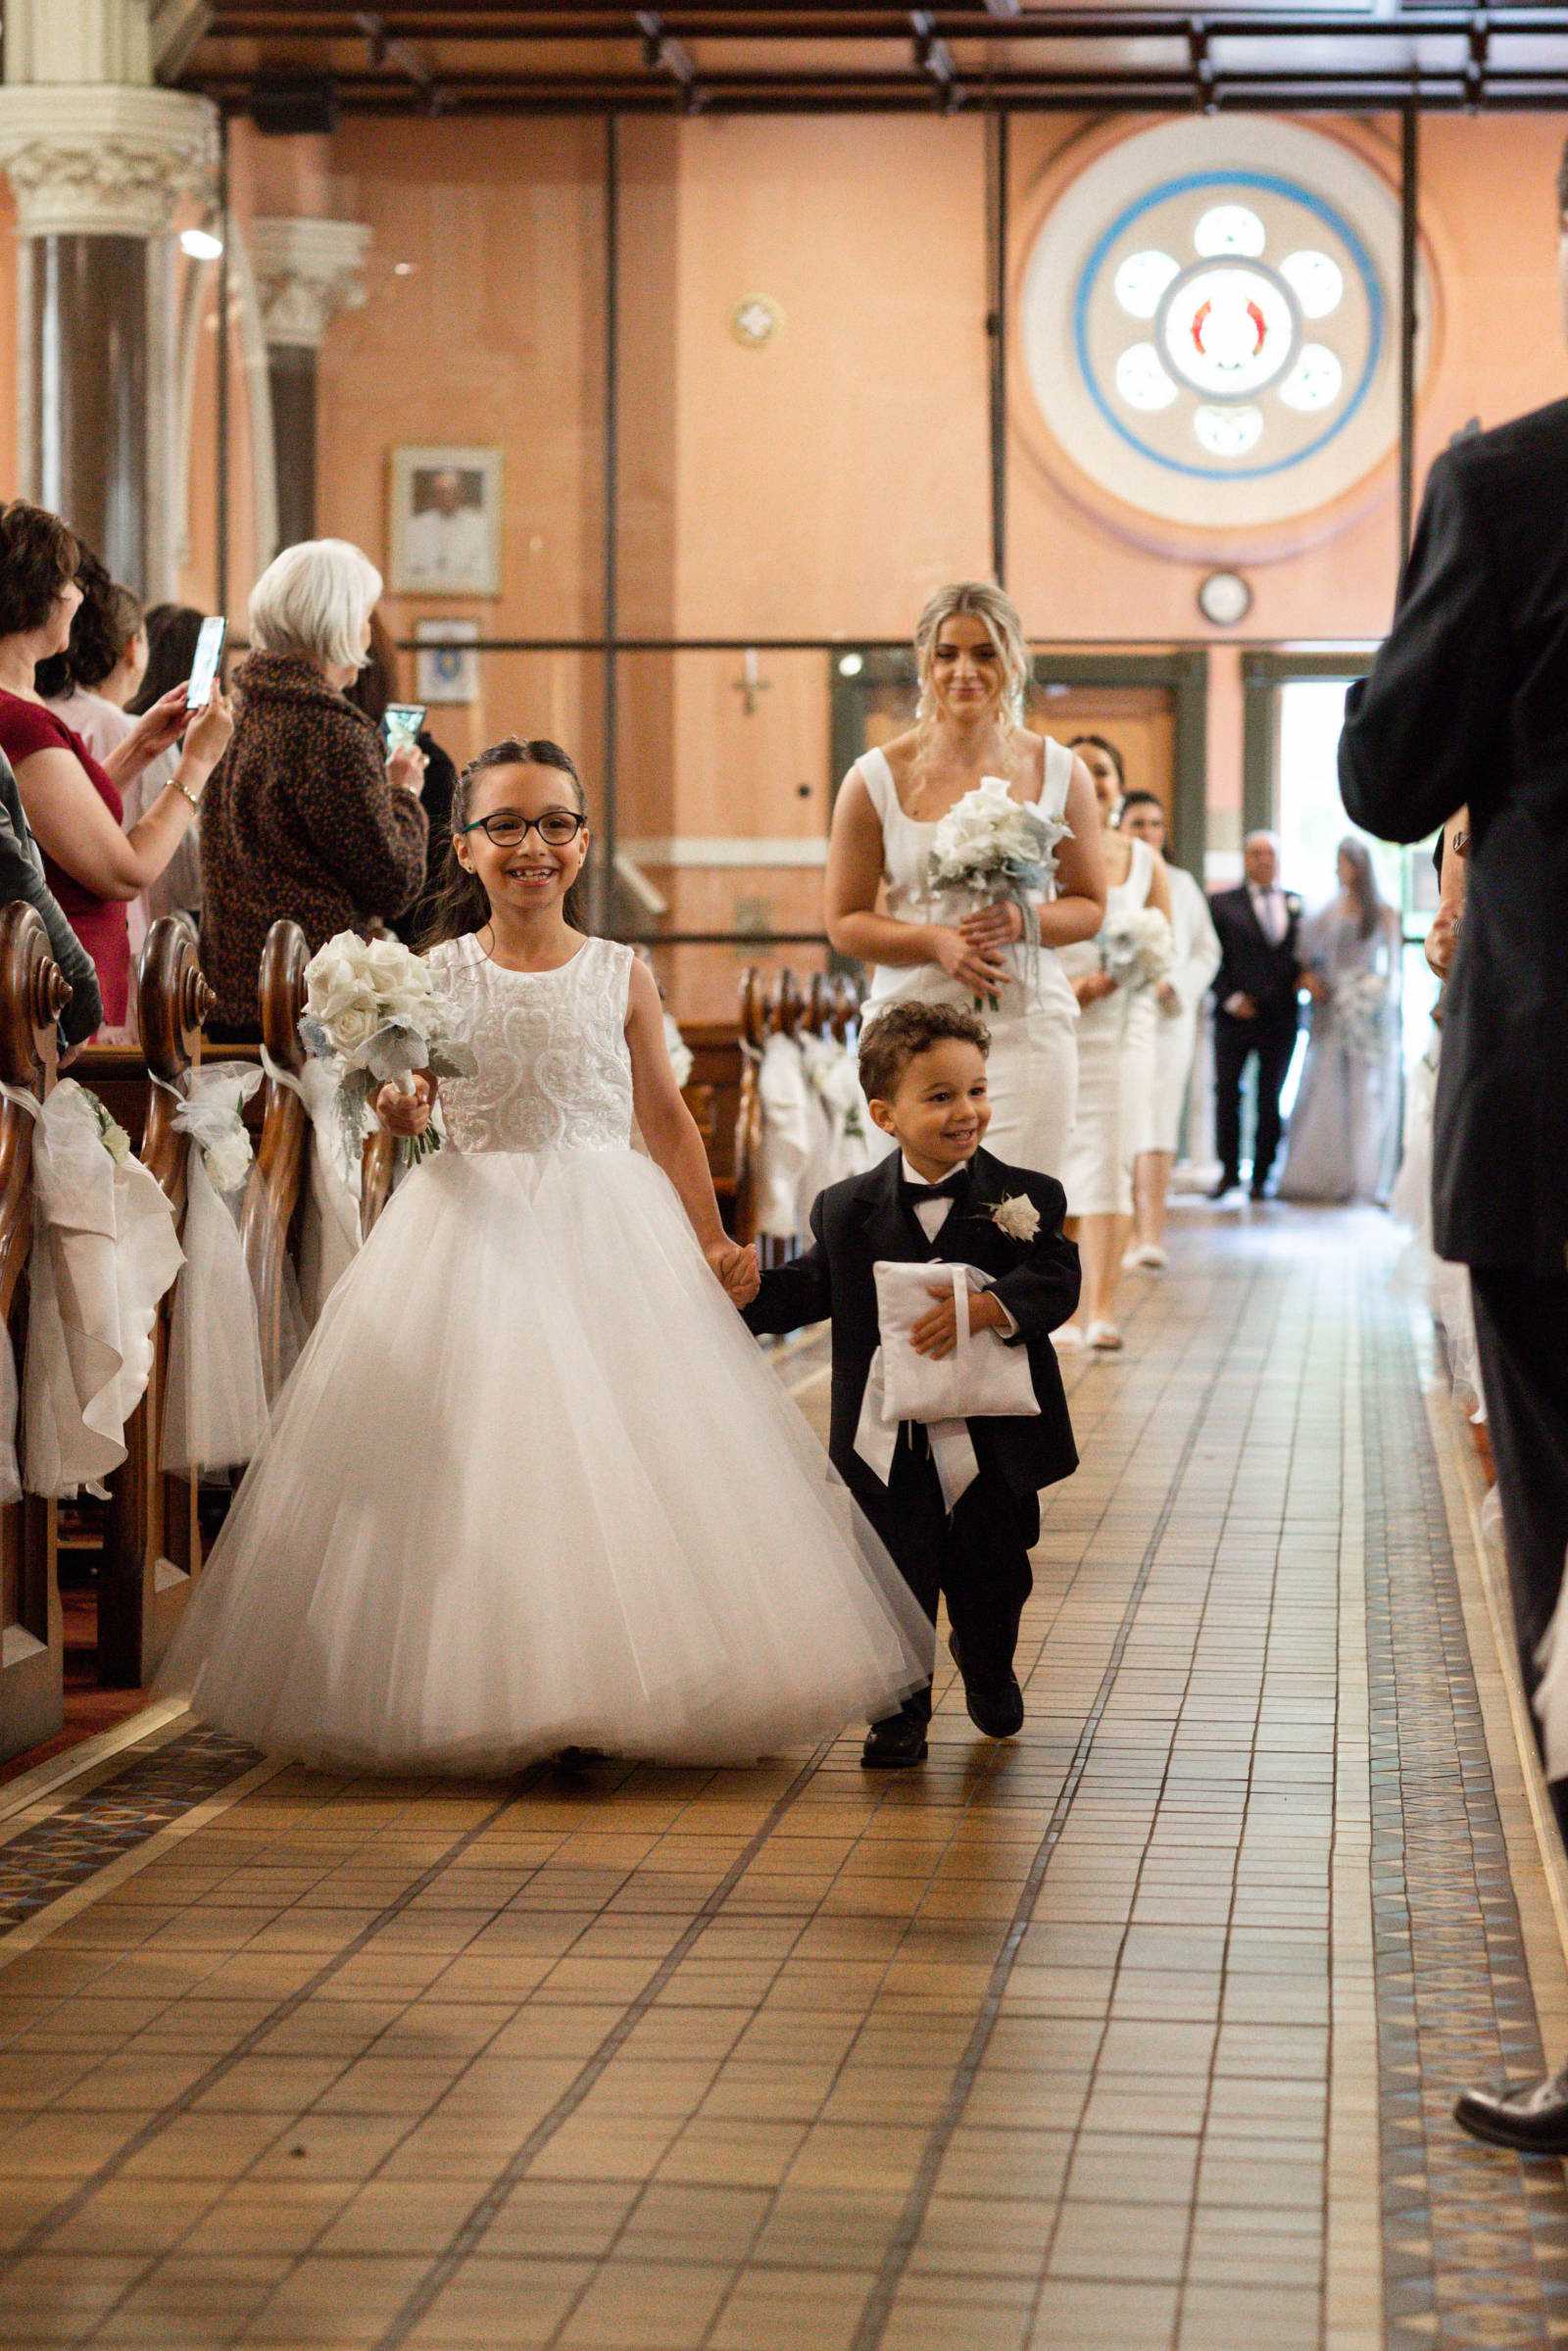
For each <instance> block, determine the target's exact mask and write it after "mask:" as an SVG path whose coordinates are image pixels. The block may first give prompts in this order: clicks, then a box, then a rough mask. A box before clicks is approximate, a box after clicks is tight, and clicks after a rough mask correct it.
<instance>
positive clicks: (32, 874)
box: [0, 752, 104, 1066]
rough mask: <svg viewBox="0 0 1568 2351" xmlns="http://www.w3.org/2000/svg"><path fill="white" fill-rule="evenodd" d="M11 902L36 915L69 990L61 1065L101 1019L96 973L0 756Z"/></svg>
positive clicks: (1, 819) (5, 896)
mask: <svg viewBox="0 0 1568 2351" xmlns="http://www.w3.org/2000/svg"><path fill="white" fill-rule="evenodd" d="M14 898H20V899H24V900H25V902H26V904H27V905H28V906H32V907H34V908H35V909H36V910H37V912H38V913H39V914H40V915H41V916H42V918H43V927H44V929H45V930H46V931H47V932H48V934H49V953H50V954H51V955H53V956H54V959H55V961H56V962H57V963H58V964H59V966H60V969H61V972H62V973H63V975H64V977H65V980H66V984H67V986H68V987H69V988H70V990H71V1002H70V1004H67V1006H66V1008H65V1010H64V1011H63V1012H62V1013H61V1015H60V1041H61V1044H62V1046H63V1047H64V1048H65V1049H66V1050H65V1052H64V1053H62V1055H61V1062H62V1066H63V1065H64V1063H65V1062H66V1061H67V1060H73V1059H74V1058H75V1055H76V1053H77V1051H78V1049H79V1048H80V1047H81V1046H83V1045H85V1044H86V1042H87V1040H88V1038H89V1037H90V1036H91V1035H92V1033H93V1031H94V1030H95V1029H96V1028H97V1026H98V1024H99V1022H100V1021H101V1020H102V1019H103V1016H104V1012H103V1002H102V999H101V998H100V996H99V994H98V974H97V973H96V971H94V969H93V967H92V957H91V955H88V953H87V951H86V949H85V948H84V947H83V946H82V944H81V941H80V940H79V939H78V938H77V936H76V934H75V932H74V931H73V929H72V927H71V925H70V923H69V922H68V921H67V920H66V918H65V916H64V914H63V913H62V912H61V911H60V902H59V900H58V899H57V898H56V897H55V894H54V892H53V891H52V890H51V889H50V887H49V885H48V883H47V882H46V881H45V880H44V874H43V857H42V854H41V852H40V850H39V848H38V844H37V842H36V841H35V840H34V839H33V837H32V828H31V826H30V825H29V824H28V822H27V817H26V811H25V809H24V808H23V806H22V794H21V793H20V792H19V791H18V789H17V779H16V777H15V776H14V775H13V774H12V772H11V761H10V760H9V759H7V758H6V757H5V754H4V753H3V752H0V906H4V905H8V904H9V903H10V901H11V900H12V899H14Z"/></svg>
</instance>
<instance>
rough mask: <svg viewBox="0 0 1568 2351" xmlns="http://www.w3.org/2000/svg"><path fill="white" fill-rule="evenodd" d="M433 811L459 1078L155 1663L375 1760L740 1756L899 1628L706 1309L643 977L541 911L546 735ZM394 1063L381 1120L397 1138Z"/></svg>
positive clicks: (829, 1697) (311, 1349) (888, 1643)
mask: <svg viewBox="0 0 1568 2351" xmlns="http://www.w3.org/2000/svg"><path fill="white" fill-rule="evenodd" d="M452 821H453V827H454V833H455V836H456V838H455V841H454V849H453V856H454V863H453V866H452V868H451V872H450V876H449V881H448V886H447V889H446V891H445V893H444V894H443V897H442V900H441V902H440V916H441V918H440V919H438V922H437V925H436V928H437V932H438V934H440V933H444V934H445V935H444V936H442V938H441V943H440V944H439V945H438V946H436V947H435V948H434V949H433V950H432V951H431V953H430V956H429V961H430V964H431V967H432V969H433V970H434V971H435V972H436V973H437V975H438V977H439V981H440V985H441V988H442V990H443V992H444V994H445V995H446V996H447V998H448V1002H449V1004H450V1007H451V1009H452V1012H453V1015H454V1025H455V1028H456V1030H457V1033H458V1035H459V1036H460V1037H461V1038H462V1039H463V1041H464V1042H466V1044H467V1045H468V1046H469V1047H470V1048H471V1050H472V1052H473V1053H474V1055H475V1057H476V1060H477V1063H478V1067H477V1072H476V1074H475V1075H474V1076H473V1077H471V1078H463V1079H448V1080H446V1081H444V1083H443V1085H442V1088H441V1096H442V1102H443V1106H444V1111H445V1121H446V1130H447V1144H446V1147H445V1148H444V1149H443V1150H441V1151H437V1152H435V1153H434V1154H433V1155H431V1156H430V1157H428V1158H426V1159H425V1160H424V1161H423V1162H422V1163H421V1164H420V1165H419V1166H418V1167H417V1168H416V1169H415V1170H414V1172H413V1173H412V1174H411V1175H410V1176H409V1177H408V1179H407V1181H406V1182H405V1183H404V1184H402V1185H401V1186H400V1187H399V1188H398V1191H397V1193H396V1194H395V1196H394V1198H393V1200H392V1201H391V1204H390V1205H389V1207H388V1208H387V1210H386V1212H385V1214H384V1215H383V1216H382V1217H381V1219H380V1220H379V1222H378V1223H377V1225H376V1227H375V1229H374V1231H373V1233H372V1234H371V1236H370V1239H369V1241H368V1244H367V1245H366V1248H365V1249H364V1250H363V1251H362V1252H361V1254H360V1255H359V1256H358V1257H357V1258H356V1259H355V1261H354V1263H353V1265H352V1266H351V1267H350V1269H349V1271H348V1272H347V1273H346V1274H345V1275H344V1277H343V1279H342V1281H341V1282H340V1283H339V1284H338V1286H337V1288H336V1289H335V1290H334V1291H333V1293H332V1295H331V1297H330V1298H329V1300H328V1302H327V1305H326V1308H325V1311H324V1312H323V1314H322V1317H321V1320H320V1322H319V1325H318V1326H317V1329H316V1332H315V1334H314V1336H313V1338H312V1340H311V1342H310V1344H309V1346H308V1347H307V1348H306V1350H305V1352H304V1354H303V1355H302V1356H301V1358H300V1362H299V1365H298V1367H297V1369H296V1370H295V1372H294V1374H293V1377H292V1379H291V1380H290V1382H289V1384H288V1386H287V1388H286V1389H285V1390H284V1392H283V1395H282V1396H281V1397H280V1399H279V1403H278V1408H277V1412H276V1415H275V1418H274V1420H273V1424H272V1429H271V1433H270V1437H269V1439H268V1441H267V1443H266V1445H264V1447H263V1449H262V1451H261V1453H260V1454H259V1455H258V1457H257V1459H256V1461H255V1462H254V1464H253V1466H252V1468H251V1471H250V1474H249V1476H248V1477H247V1479H246V1481H245V1483H244V1485H243V1487H242V1488H241V1490H240V1493H239V1495H238V1497H237V1499H236V1501H235V1504H234V1508H233V1510H232V1512H231V1514H230V1517H229V1520H228V1524H227V1526H226V1527H225V1528H224V1530H223V1533H222V1536H221V1539H220V1541H219V1543H218V1544H217V1546H216V1548H215V1550H214V1553H213V1556H212V1559H211V1561H210V1562H209V1564H208V1567H207V1569H206V1572H205V1574H204V1575H203V1577H202V1579H201V1581H200V1583H199V1585H198V1586H197V1589H196V1591H195V1592H194V1593H193V1595H192V1600H191V1605H190V1607H189V1609H188V1610H187V1613H186V1616H185V1620H184V1623H183V1625H182V1626H181V1629H180V1633H179V1636H178V1638H177V1640H176V1641H175V1644H174V1646H173V1648H172V1651H171V1655H170V1659H169V1662H168V1665H167V1666H166V1669H165V1672H164V1675H163V1676H162V1677H161V1684H162V1687H164V1688H165V1689H169V1690H184V1691H188V1693H189V1695H190V1701H191V1704H192V1707H193V1708H194V1710H195V1711H196V1713H197V1714H199V1715H200V1716H202V1717H203V1718H204V1719H205V1720H206V1721H208V1722H210V1723H213V1724H215V1725H217V1726H218V1727H219V1728H221V1729H222V1730H224V1731H228V1732H231V1733H233V1734H234V1735H235V1736H237V1737H239V1738H242V1739H249V1740H251V1741H253V1742H254V1743H255V1744H256V1745H257V1746H260V1747H265V1748H268V1749H270V1750H271V1751H273V1752H280V1753H283V1754H288V1755H294V1756H298V1757H300V1758H302V1759H304V1760H305V1761H307V1762H313V1763H319V1764H328V1765H340V1766H346V1767H349V1768H352V1769H358V1770H367V1771H391V1772H466V1773H480V1772H505V1771H508V1770H510V1769H512V1768H514V1767H515V1766H516V1765H518V1764H520V1763H522V1762H524V1761H526V1760H527V1759H529V1758H531V1757H535V1756H539V1755H543V1754H549V1753H553V1752H556V1751H559V1750H560V1749H562V1748H564V1747H568V1746H579V1747H594V1748H605V1749H609V1750H611V1751H613V1752H614V1753H616V1754H620V1755H627V1756H638V1757H658V1758H662V1759H666V1760H670V1761H691V1762H722V1761H746V1760H751V1759H755V1758H756V1757H757V1756H759V1755H761V1754H766V1753H773V1752H776V1751H777V1750H778V1749H779V1748H781V1747H786V1746H792V1745H796V1744H799V1743H800V1742H802V1741H805V1740H814V1739H819V1738H822V1737H825V1736H829V1735H831V1734H833V1733H835V1732H837V1731H839V1730H840V1729H842V1728H843V1727H844V1725H845V1724H846V1723H847V1722H849V1721H850V1720H851V1719H852V1718H856V1717H863V1716H867V1715H869V1716H873V1717H874V1716H878V1715H882V1714H886V1713H888V1712H889V1711H890V1709H892V1708H894V1707H896V1706H897V1705H898V1703H899V1701H900V1699H901V1698H902V1696H903V1695H904V1694H905V1693H906V1692H907V1690H909V1689H911V1688H913V1687H914V1686H915V1685H917V1684H918V1683H919V1682H920V1681H921V1680H922V1678H923V1676H922V1668H921V1662H920V1659H921V1641H922V1634H924V1635H925V1641H926V1645H929V1633H928V1630H927V1628H925V1627H924V1625H923V1621H922V1619H921V1617H920V1613H919V1610H918V1608H917V1607H916V1605H915V1603H914V1602H913V1601H912V1599H911V1598H910V1597H909V1594H908V1591H907V1587H906V1585H905V1584H904V1582H903V1579H902V1578H901V1577H900V1575H899V1574H898V1571H897V1570H896V1569H895V1568H894V1566H893V1564H892V1562H891V1560H890V1559H889V1558H888V1556H887V1554H886V1552H885V1551H884V1550H883V1549H882V1547H881V1545H880V1544H879V1543H877V1541H876V1539H875V1537H874V1536H872V1534H871V1533H870V1530H869V1528H868V1527H867V1526H866V1525H865V1522H864V1521H863V1520H862V1519H861V1518H860V1516H859V1514H858V1510H857V1509H856V1508H855V1505H854V1504H853V1502H852V1501H851V1499H850V1496H849V1494H848V1491H847V1490H846V1489H845V1487H844V1486H843V1485H842V1483H841V1482H840V1481H839V1479H838V1477H837V1475H836V1473H834V1472H832V1471H831V1470H830V1469H829V1466H828V1463H827V1461H826V1458H825V1456H824V1454H823V1452H822V1450H821V1448H820V1446H819V1445H818V1444H817V1443H816V1441H815V1439H814V1438H813V1437H811V1435H810V1434H809V1431H808V1430H807V1428H806V1426H805V1423H804V1422H803V1421H802V1419H801V1417H800V1415H799V1413H798V1411H797V1409H796V1407H795V1406H794V1404H792V1403H791V1402H790V1400H789V1398H788V1397H787V1396H786V1395H785V1394H784V1392H783V1390H782V1388H781V1387H780V1386H779V1384H778V1382H777V1380H776V1378H775V1376H774V1374H773V1373H772V1372H771V1370H770V1369H769V1368H768V1367H767V1365H766V1363H765V1362H764V1361H763V1359H762V1358H761V1357H760V1355H759V1353H758V1351H757V1348H756V1346H755V1343H754V1342H753V1340H752V1338H751V1337H750V1335H749V1333H748V1332H747V1330H746V1328H745V1326H744V1325H743V1324H742V1322H741V1320H740V1317H739V1315H738V1314H737V1313H736V1311H735V1304H736V1303H744V1302H745V1301H746V1300H747V1299H748V1298H750V1297H751V1296H752V1294H753V1293H754V1291H755V1289H756V1283H757V1275H756V1264H755V1258H754V1256H753V1253H752V1252H751V1251H750V1250H743V1249H738V1248H736V1247H735V1245H734V1244H733V1243H731V1242H729V1241H727V1240H726V1239H725V1236H724V1233H723V1230H722V1228H721V1226H720V1223H719V1218H718V1209H717V1204H716V1202H715V1200H714V1198H713V1187H712V1182H711V1177H710V1175H709V1171H708V1163H707V1159H706V1157H705V1155H704V1151H703V1146H702V1141H701V1138H700V1136H699V1134H698V1132H697V1128H696V1126H695V1124H694V1123H693V1121H692V1119H691V1116H690V1114H689V1113H688V1111H687V1110H686V1108H685V1105H684V1103H683V1102H681V1099H680V1094H679V1090H678V1088H677V1086H676V1084H675V1079H674V1075H673V1072H672V1071H671V1069H670V1066H669V1058H668V1054H667V1052H666V1049H665V1044H664V1036H663V1017H662V1007H661V1005H660V1002H659V995H658V990H657V988H656V986H655V983H654V980H653V976H652V974H651V973H650V972H648V971H647V970H646V969H644V968H643V966H642V965H640V964H639V963H638V962H637V961H636V958H635V957H634V955H633V954H632V951H631V949H630V948H628V947H621V946H617V945H614V944H613V943H612V942H610V941H608V940H604V939H594V938H585V937H583V936H582V934H581V933H580V932H579V931H577V930H575V929H574V928H573V927H572V922H571V916H572V913H573V911H574V909H573V907H572V906H571V904H570V893H571V890H572V887H573V885H574V884H575V883H576V882H577V880H578V877H579V876H580V874H581V871H582V867H583V864H584V861H585V858H586V856H587V850H588V828H587V823H586V816H585V803H584V799H583V795H582V788H581V785H580V783H579V782H578V780H577V776H576V774H575V771H574V770H573V768H572V765H571V762H570V760H569V759H567V757H566V755H565V754H564V752H562V751H560V750H559V749H558V748H557V747H556V746H555V745H553V744H548V743H521V742H516V741H509V742H506V743H503V744H499V745H498V746H496V748H495V749H494V750H492V751H488V752H486V753H484V754H483V755H481V757H480V758H479V759H476V760H475V761H474V763H473V765H472V767H470V768H469V769H468V771H467V773H466V775H465V777H464V778H463V781H462V783H461V785H460V787H459V792H458V795H457V802H456V806H455V808H454V811H453V818H452ZM416 1087H417V1091H416V1094H415V1096H414V1097H413V1098H412V1099H404V1098H401V1097H399V1096H398V1095H396V1094H395V1093H393V1092H392V1090H391V1089H386V1090H383V1092H382V1094H381V1096H380V1098H379V1100H378V1102H377V1110H378V1113H379V1115H380V1116H381V1118H382V1121H383V1123H384V1124H385V1125H387V1126H390V1127H392V1128H393V1129H394V1130H395V1131H397V1132H400V1133H403V1134H415V1133H418V1132H422V1131H423V1129H424V1127H425V1126H426V1125H427V1124H428V1121H429V1117H430V1109H431V1103H432V1099H433V1094H434V1086H433V1082H432V1081H431V1080H430V1079H428V1078H420V1079H418V1080H417V1081H416ZM634 1112H635V1116H636V1120H637V1124H638V1126H639V1128H640V1130H641V1133H642V1136H643V1139H644V1141H645V1143H646V1145H647V1147H648V1152H649V1153H650V1154H651V1155H650V1156H644V1155H642V1154H640V1153H639V1152H638V1151H635V1150H634V1149H633V1146H632V1121H633V1115H634ZM705 1259H706V1263H705ZM715 1276H717V1279H715V1278H714V1277H715ZM721 1285H722V1287H721ZM726 1290H727V1291H728V1293H729V1297H728V1298H726V1296H725V1291H726ZM732 1301H734V1302H732Z"/></svg>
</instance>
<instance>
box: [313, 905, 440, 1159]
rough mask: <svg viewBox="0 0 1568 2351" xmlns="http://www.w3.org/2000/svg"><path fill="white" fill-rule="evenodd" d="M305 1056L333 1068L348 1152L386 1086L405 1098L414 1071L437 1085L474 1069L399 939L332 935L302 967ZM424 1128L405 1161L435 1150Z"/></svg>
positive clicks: (423, 971)
mask: <svg viewBox="0 0 1568 2351" xmlns="http://www.w3.org/2000/svg"><path fill="white" fill-rule="evenodd" d="M305 991H306V994H305V1016H304V1018H303V1019H302V1020H301V1022H300V1035H301V1037H302V1038H303V1039H304V1041H305V1049H306V1051H307V1053H311V1054H313V1055H314V1056H315V1057H316V1058H317V1059H318V1060H330V1061H332V1062H334V1063H335V1064H336V1067H337V1076H338V1109H339V1112H340V1114H341V1116H342V1120H343V1130H344V1134H345V1136H346V1138H347V1140H348V1145H349V1149H350V1151H358V1150H359V1147H360V1142H361V1139H362V1137H363V1135H364V1133H365V1116H366V1111H367V1110H368V1107H369V1104H370V1103H371V1102H372V1101H373V1100H374V1099H375V1096H376V1095H377V1094H378V1093H379V1092H380V1090H381V1088H382V1087H383V1086H386V1085H394V1086H397V1087H398V1088H400V1090H401V1091H402V1092H403V1093H405V1094H409V1093H412V1092H413V1090H414V1072H415V1071H416V1070H417V1069H428V1070H429V1071H430V1072H431V1074H432V1075H433V1076H435V1077H438V1078H467V1077H472V1075H473V1074H474V1071H475V1069H476V1068H477V1066H478V1064H477V1062H476V1061H475V1060H474V1057H473V1055H472V1053H470V1052H469V1051H468V1048H467V1047H466V1045H460V1044H459V1043H458V1041H457V1039H456V1038H455V1037H454V1035H453V1033H452V1024H451V1021H450V1019H449V1017H448V1014H447V1009H446V1006H445V1004H443V1003H442V1001H441V998H440V997H439V996H438V995H437V993H436V988H435V982H434V980H433V978H432V977H431V973H430V969H429V966H428V965H427V964H426V963H423V962H421V960H420V958H419V957H418V956H417V955H415V953H414V952H413V950H412V949H411V948H407V947H405V946H404V945H403V942H402V941H401V939H362V938H361V937H360V936H359V934H358V932H356V931H339V932H338V934H337V936H336V938H335V939H328V941H327V943H326V945H325V946H324V947H323V948H322V949H321V950H320V953H319V955H313V956H312V958H311V960H310V962H309V963H308V964H307V965H306V967H305ZM439 1141H440V1138H439V1137H438V1136H437V1135H436V1134H435V1132H434V1130H433V1129H427V1130H426V1132H425V1133H424V1134H423V1135H422V1136H420V1137H419V1138H418V1139H417V1141H415V1142H411V1143H410V1144H409V1145H408V1147H407V1155H408V1156H409V1157H410V1158H411V1159H417V1158H421V1157H422V1156H423V1155H424V1153H425V1152H426V1151H434V1150H436V1149H437V1147H438V1144H439Z"/></svg>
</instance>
